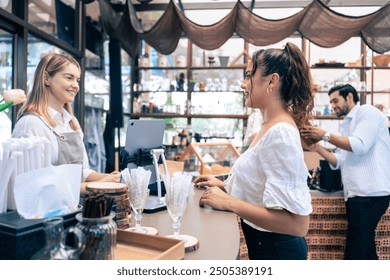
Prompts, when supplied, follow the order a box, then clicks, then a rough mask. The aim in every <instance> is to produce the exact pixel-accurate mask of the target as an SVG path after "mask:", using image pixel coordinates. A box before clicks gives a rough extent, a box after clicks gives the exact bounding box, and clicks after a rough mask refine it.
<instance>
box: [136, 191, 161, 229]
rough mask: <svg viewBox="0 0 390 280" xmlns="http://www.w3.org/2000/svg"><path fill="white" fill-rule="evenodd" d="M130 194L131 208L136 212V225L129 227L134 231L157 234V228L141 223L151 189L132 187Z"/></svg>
mask: <svg viewBox="0 0 390 280" xmlns="http://www.w3.org/2000/svg"><path fill="white" fill-rule="evenodd" d="M129 196H130V205H131V209H133V212H134V214H135V216H134V218H135V226H134V227H131V228H129V230H130V231H134V232H140V233H146V234H152V235H156V234H157V233H158V231H157V229H156V228H153V227H145V226H142V225H141V221H142V212H143V211H144V208H145V204H146V202H147V201H148V198H149V189H138V188H130V189H129Z"/></svg>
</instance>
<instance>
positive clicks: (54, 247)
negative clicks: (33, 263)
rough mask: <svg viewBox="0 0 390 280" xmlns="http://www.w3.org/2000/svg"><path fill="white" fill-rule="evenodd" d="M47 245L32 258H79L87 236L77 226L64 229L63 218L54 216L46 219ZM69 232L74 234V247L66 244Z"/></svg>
mask: <svg viewBox="0 0 390 280" xmlns="http://www.w3.org/2000/svg"><path fill="white" fill-rule="evenodd" d="M43 230H44V232H45V240H46V245H45V247H43V248H42V249H41V250H39V251H38V252H36V253H35V254H34V255H33V256H32V257H31V259H32V260H77V259H79V255H80V254H81V252H82V251H83V250H84V247H85V242H86V241H85V236H84V234H83V232H82V231H81V230H80V229H78V228H76V227H69V228H67V229H65V230H64V226H63V218H61V217H54V218H49V219H47V220H45V222H44V225H43ZM68 234H73V235H74V238H73V240H74V241H75V242H74V247H69V246H67V245H66V239H67V236H68Z"/></svg>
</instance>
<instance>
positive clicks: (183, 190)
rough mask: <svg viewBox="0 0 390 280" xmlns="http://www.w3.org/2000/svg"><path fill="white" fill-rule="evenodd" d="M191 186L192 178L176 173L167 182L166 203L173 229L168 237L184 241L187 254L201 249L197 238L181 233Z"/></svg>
mask: <svg viewBox="0 0 390 280" xmlns="http://www.w3.org/2000/svg"><path fill="white" fill-rule="evenodd" d="M191 186H192V184H191V176H190V175H187V174H180V173H175V175H174V176H173V178H172V179H169V178H168V180H166V189H167V193H166V194H165V203H166V205H167V210H168V213H169V216H170V217H171V219H172V227H173V234H172V235H168V236H167V237H170V238H175V239H179V240H183V241H184V248H185V251H186V252H190V251H193V250H196V249H197V248H198V247H199V242H198V239H197V238H196V237H193V236H191V235H186V234H181V233H180V227H181V223H180V221H181V219H182V217H183V215H184V212H185V210H186V207H187V201H188V197H189V195H190V190H191V189H190V188H191Z"/></svg>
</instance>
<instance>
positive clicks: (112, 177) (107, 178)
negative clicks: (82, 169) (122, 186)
mask: <svg viewBox="0 0 390 280" xmlns="http://www.w3.org/2000/svg"><path fill="white" fill-rule="evenodd" d="M99 181H101V182H115V183H120V181H121V173H120V172H119V171H113V172H111V173H110V174H104V176H103V178H101V179H100V180H99Z"/></svg>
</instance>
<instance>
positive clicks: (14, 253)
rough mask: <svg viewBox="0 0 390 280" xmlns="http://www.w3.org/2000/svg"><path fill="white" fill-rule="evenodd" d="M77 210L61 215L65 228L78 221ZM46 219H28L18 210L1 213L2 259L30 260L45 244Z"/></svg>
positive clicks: (0, 253) (0, 237) (0, 254)
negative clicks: (44, 227) (20, 214)
mask: <svg viewBox="0 0 390 280" xmlns="http://www.w3.org/2000/svg"><path fill="white" fill-rule="evenodd" d="M80 212H81V210H80V211H76V212H73V213H70V214H67V215H63V216H61V217H62V218H63V219H64V228H67V227H70V226H74V225H75V224H76V223H77V220H76V218H75V216H76V214H77V213H80ZM44 221H45V219H32V220H26V219H23V218H22V217H20V216H19V214H18V213H17V212H16V211H11V212H7V213H4V214H0V260H28V259H30V258H31V257H32V256H33V255H34V254H35V253H36V252H38V251H39V250H40V249H42V248H43V247H44V246H45V232H44V230H43V225H44Z"/></svg>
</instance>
